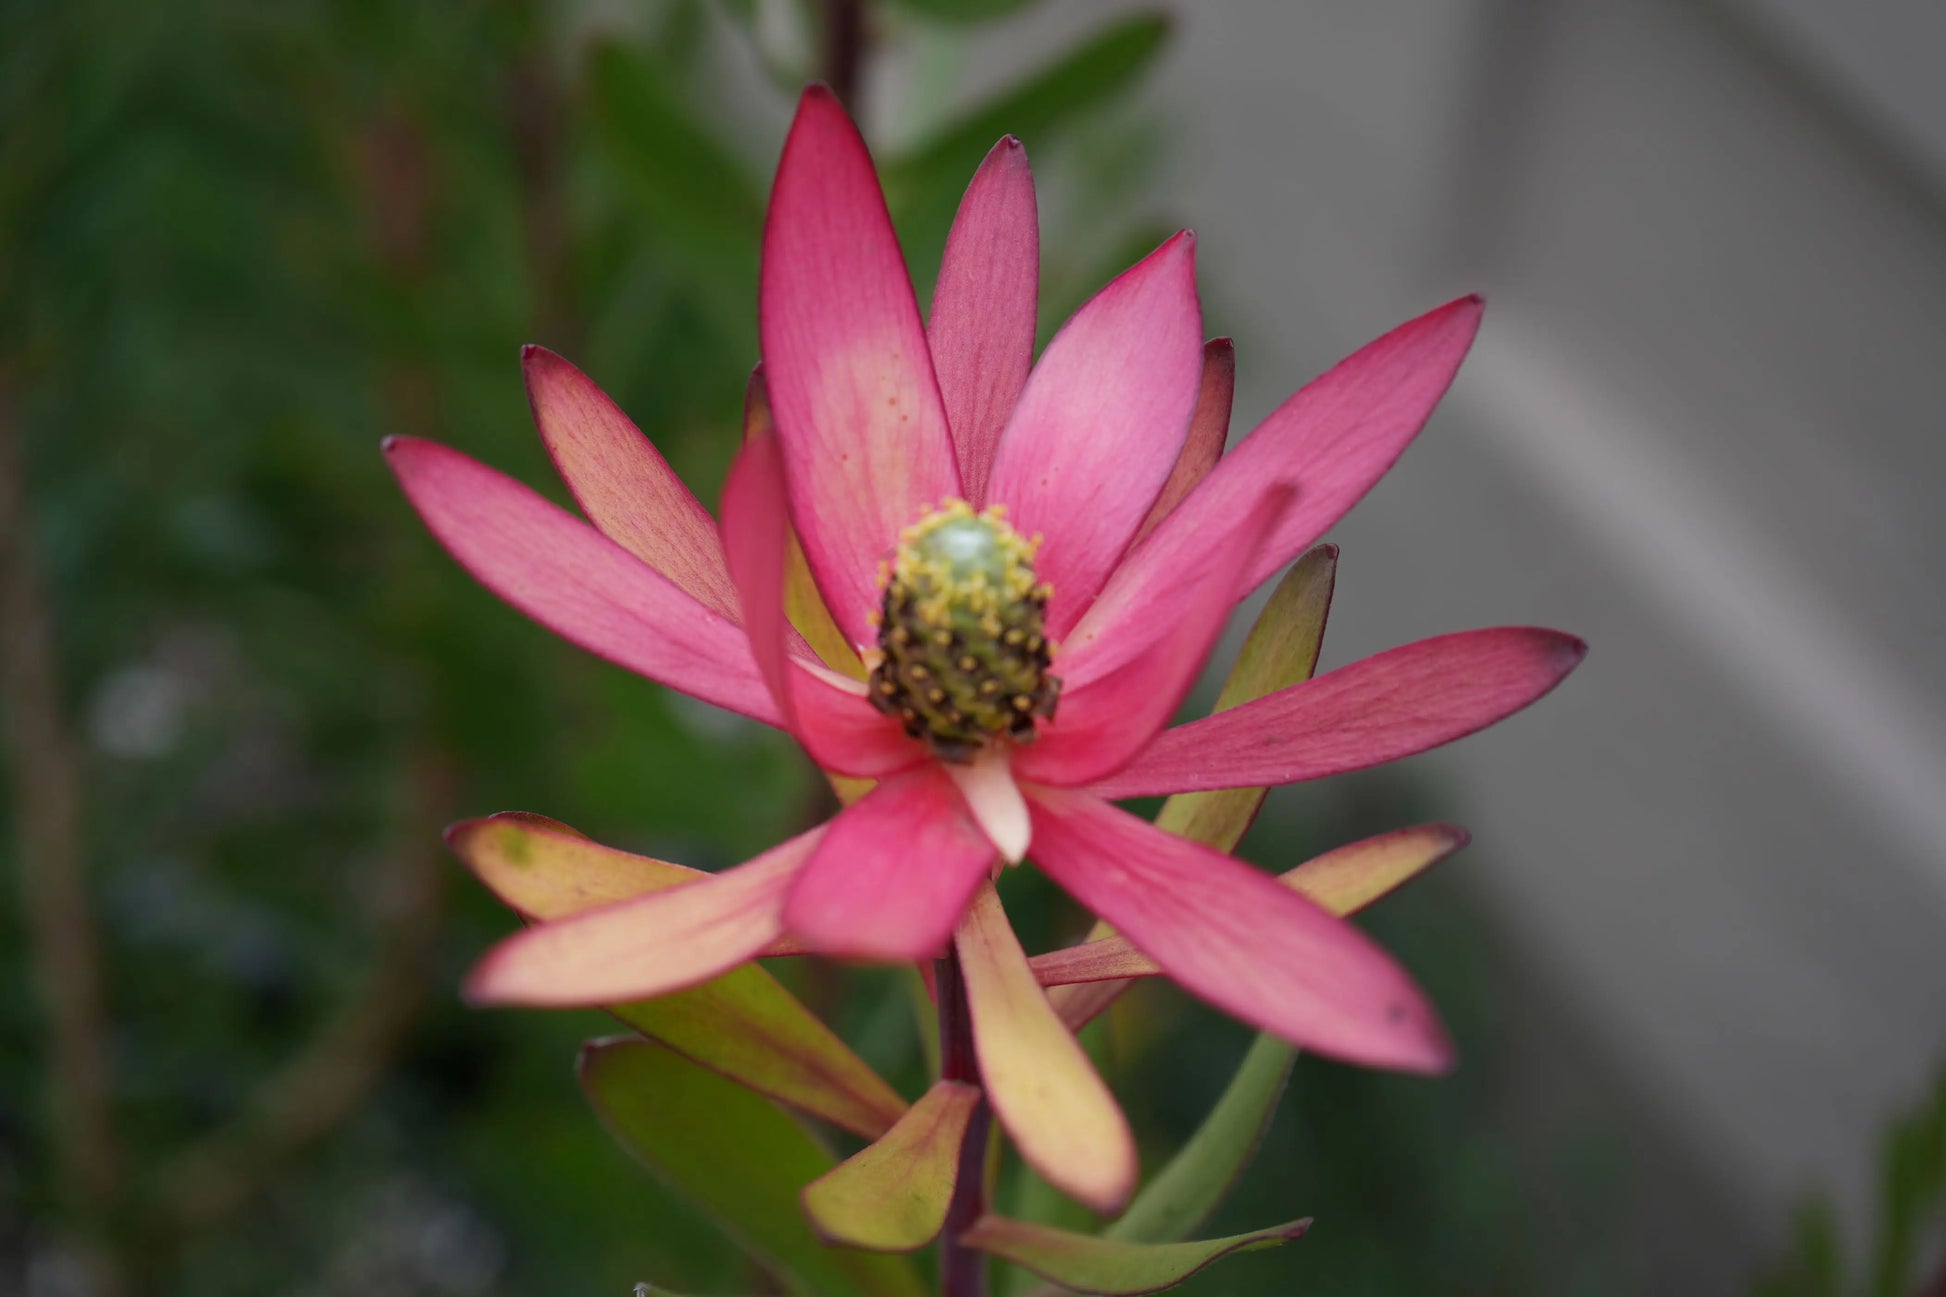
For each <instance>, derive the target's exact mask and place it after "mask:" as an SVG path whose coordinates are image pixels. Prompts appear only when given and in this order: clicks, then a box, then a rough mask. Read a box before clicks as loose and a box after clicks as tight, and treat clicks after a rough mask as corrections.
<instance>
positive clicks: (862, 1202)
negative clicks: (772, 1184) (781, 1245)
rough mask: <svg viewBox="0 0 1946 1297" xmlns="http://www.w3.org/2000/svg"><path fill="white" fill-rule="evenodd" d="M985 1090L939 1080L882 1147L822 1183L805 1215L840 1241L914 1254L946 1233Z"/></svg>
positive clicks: (815, 1186) (808, 1194)
mask: <svg viewBox="0 0 1946 1297" xmlns="http://www.w3.org/2000/svg"><path fill="white" fill-rule="evenodd" d="M979 1102H980V1090H979V1087H977V1086H972V1085H967V1084H965V1083H964V1082H960V1081H937V1082H934V1084H933V1087H932V1089H930V1090H928V1091H926V1093H925V1094H924V1095H922V1096H921V1097H920V1099H919V1102H917V1103H915V1104H913V1105H912V1107H911V1108H909V1109H907V1111H906V1114H905V1116H903V1117H901V1118H900V1119H899V1122H898V1124H897V1125H895V1126H893V1127H892V1129H891V1130H889V1131H887V1132H886V1133H885V1134H884V1135H883V1136H882V1137H881V1138H879V1139H878V1140H877V1141H876V1142H874V1143H871V1144H867V1145H866V1146H865V1147H864V1148H863V1149H860V1150H859V1151H858V1152H857V1153H856V1154H854V1155H853V1156H851V1157H850V1158H848V1159H846V1160H845V1161H844V1162H841V1163H839V1164H838V1166H837V1167H836V1169H834V1170H832V1171H830V1172H828V1173H827V1174H825V1175H824V1176H823V1177H822V1178H820V1179H818V1180H814V1181H812V1182H811V1184H810V1185H808V1186H807V1187H806V1188H805V1190H804V1211H805V1214H806V1215H808V1216H809V1217H810V1218H811V1224H812V1226H813V1227H814V1228H816V1230H817V1231H818V1233H819V1234H822V1235H823V1236H824V1237H825V1238H827V1239H829V1240H830V1241H831V1242H833V1243H843V1244H848V1245H850V1246H852V1247H862V1248H869V1249H871V1250H872V1251H874V1252H910V1251H913V1250H914V1249H916V1248H922V1247H924V1246H925V1245H926V1244H928V1243H930V1242H932V1241H933V1239H934V1238H935V1237H937V1236H938V1234H939V1230H940V1227H941V1226H943V1225H944V1224H945V1223H946V1209H947V1207H948V1206H950V1205H951V1204H952V1200H953V1186H954V1184H955V1183H957V1181H958V1179H959V1162H960V1144H961V1142H962V1141H963V1140H964V1139H965V1137H966V1123H967V1121H968V1120H969V1119H970V1118H971V1117H972V1116H973V1110H974V1108H975V1107H977V1106H978V1105H979Z"/></svg>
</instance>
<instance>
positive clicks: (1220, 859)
mask: <svg viewBox="0 0 1946 1297" xmlns="http://www.w3.org/2000/svg"><path fill="white" fill-rule="evenodd" d="M1226 714H1227V713H1226ZM1029 796H1030V803H1029V804H1030V805H1031V806H1032V807H1033V810H1034V858H1035V859H1036V860H1037V861H1039V862H1040V865H1041V868H1042V869H1044V870H1045V871H1046V872H1047V874H1048V875H1049V876H1050V877H1052V878H1053V879H1054V881H1055V882H1057V883H1059V884H1060V885H1061V886H1062V887H1063V888H1065V889H1066V890H1067V891H1068V892H1069V893H1071V894H1072V895H1073V896H1074V898H1075V899H1076V900H1078V901H1080V902H1081V903H1082V904H1083V905H1085V906H1087V907H1088V908H1089V909H1091V910H1093V911H1094V912H1095V913H1096V914H1099V915H1100V916H1101V917H1102V918H1103V919H1106V920H1107V921H1108V922H1109V923H1111V924H1113V925H1114V926H1115V927H1116V929H1117V930H1118V931H1120V932H1121V933H1122V934H1124V935H1125V936H1127V937H1128V939H1129V942H1130V943H1131V944H1132V945H1133V946H1134V947H1135V948H1136V949H1137V950H1140V951H1141V952H1143V953H1144V954H1146V955H1148V956H1149V958H1151V959H1153V960H1154V961H1155V962H1156V963H1157V964H1159V965H1161V966H1162V968H1163V969H1164V971H1165V972H1166V973H1167V974H1168V976H1169V977H1170V978H1172V979H1173V980H1175V981H1176V982H1178V983H1180V984H1181V985H1182V986H1184V987H1185V988H1187V989H1188V990H1190V991H1193V992H1194V993H1195V994H1197V995H1200V996H1202V997H1203V998H1204V999H1206V1000H1208V1001H1210V1002H1211V1003H1212V1004H1214V1005H1216V1006H1217V1007H1218V1008H1220V1009H1222V1010H1223V1011H1224V1012H1226V1013H1230V1014H1233V1015H1234V1016H1236V1017H1238V1018H1241V1019H1243V1020H1244V1021H1245V1022H1248V1023H1250V1024H1252V1025H1254V1026H1256V1027H1257V1028H1259V1029H1260V1030H1263V1031H1268V1032H1270V1033H1271V1034H1272V1035H1275V1036H1279V1037H1281V1038H1283V1039H1284V1040H1286V1041H1288V1042H1290V1043H1291V1044H1293V1045H1297V1046H1299V1047H1300V1048H1303V1049H1310V1050H1314V1051H1316V1052H1317V1053H1320V1054H1327V1055H1330V1056H1331V1057H1333V1058H1340V1059H1344V1060H1345V1061H1347V1062H1353V1063H1361V1064H1364V1065H1366V1066H1369V1067H1387V1068H1396V1069H1399V1070H1401V1071H1412V1072H1437V1071H1442V1070H1444V1069H1445V1068H1446V1067H1447V1066H1448V1065H1449V1064H1450V1063H1451V1061H1452V1046H1451V1045H1450V1044H1449V1043H1448V1041H1447V1038H1446V1033H1445V1031H1444V1029H1443V1028H1442V1027H1441V1026H1440V1024H1439V1019H1438V1017H1437V1015H1436V1014H1435V1013H1434V1011H1433V1008H1432V1005H1431V1004H1430V1003H1428V1002H1427V1000H1426V998H1425V996H1424V995H1423V994H1422V993H1421V992H1420V990H1419V988H1418V987H1417V986H1415V985H1413V983H1412V979H1411V978H1410V977H1408V976H1407V975H1406V973H1405V971H1404V970H1403V969H1401V968H1400V967H1399V966H1398V964H1397V963H1395V962H1394V961H1393V959H1392V957H1391V956H1390V955H1388V954H1386V953H1385V952H1384V951H1383V950H1381V949H1380V948H1379V947H1378V946H1377V945H1376V944H1374V943H1373V942H1372V940H1371V939H1370V938H1368V937H1366V936H1365V935H1364V934H1363V933H1361V932H1359V931H1358V929H1356V928H1354V927H1352V926H1351V925H1350V924H1348V923H1346V922H1344V921H1343V920H1341V919H1337V918H1334V917H1333V916H1331V915H1329V914H1327V913H1325V912H1324V911H1323V910H1322V909H1320V908H1318V906H1317V905H1315V904H1313V903H1312V902H1310V901H1308V900H1306V899H1304V898H1303V897H1301V896H1299V895H1298V894H1297V893H1296V892H1294V891H1291V890H1290V889H1289V888H1287V887H1284V886H1281V885H1280V884H1279V883H1278V882H1277V880H1275V879H1273V878H1269V877H1267V876H1265V875H1263V874H1260V873H1258V872H1257V871H1256V870H1254V869H1252V868H1250V867H1249V866H1248V865H1245V864H1242V863H1240V862H1239V861H1237V860H1235V859H1233V858H1232V857H1230V856H1225V855H1222V854H1220V853H1218V852H1215V851H1211V850H1210V849H1209V848H1208V847H1204V846H1199V845H1198V844H1196V843H1193V842H1185V841H1183V840H1182V839H1181V838H1175V837H1171V836H1170V835H1169V834H1167V833H1164V832H1162V831H1161V830H1160V829H1158V828H1156V827H1155V826H1153V825H1151V824H1147V823H1145V822H1143V821H1142V820H1138V819H1136V818H1135V817H1134V816H1132V815H1129V814H1128V813H1126V812H1124V811H1120V810H1117V809H1116V808H1114V807H1113V806H1110V805H1108V804H1107V803H1106V802H1102V801H1099V800H1097V799H1096V798H1094V797H1093V796H1091V795H1089V794H1087V793H1078V792H1063V791H1058V790H1055V789H1048V788H1036V789H1033V790H1032V791H1031V793H1030V794H1029Z"/></svg>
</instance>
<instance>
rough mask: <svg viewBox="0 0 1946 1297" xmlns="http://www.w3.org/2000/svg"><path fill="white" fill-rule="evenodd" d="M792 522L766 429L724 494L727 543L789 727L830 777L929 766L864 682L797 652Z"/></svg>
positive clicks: (742, 455) (763, 666) (746, 614)
mask: <svg viewBox="0 0 1946 1297" xmlns="http://www.w3.org/2000/svg"><path fill="white" fill-rule="evenodd" d="M789 543H790V522H789V520H788V518H787V517H786V514H785V509H784V468H783V460H782V457H781V456H780V455H779V453H778V447H777V439H776V437H774V436H773V435H772V434H771V433H769V432H767V431H765V430H763V429H761V428H758V429H756V430H754V431H752V432H751V433H750V434H749V436H748V437H747V438H746V439H745V441H744V443H743V449H742V450H741V451H740V452H739V453H738V455H737V458H736V462H735V463H734V464H732V465H731V466H730V476H729V480H728V481H727V482H726V483H725V484H724V487H723V544H724V548H725V551H726V552H727V554H728V556H729V567H730V572H731V574H732V575H733V576H734V577H735V578H736V585H737V591H738V594H739V596H740V597H741V600H742V604H743V624H744V627H745V629H746V631H747V633H748V634H749V637H750V648H751V651H752V652H753V653H754V654H755V656H756V660H757V666H758V668H759V670H761V671H762V673H763V677H764V682H765V683H766V684H767V685H769V686H770V692H771V696H772V697H773V698H775V699H776V700H777V707H778V711H779V712H780V713H781V714H782V716H783V717H784V723H785V728H786V729H788V730H789V731H790V732H791V734H792V735H793V736H795V737H796V739H797V740H798V742H800V743H802V744H803V745H804V750H805V751H806V752H809V753H810V754H811V759H812V760H814V761H816V762H817V763H818V764H819V765H820V766H822V767H823V768H824V769H826V770H832V771H836V772H838V773H839V774H844V775H853V776H859V777H864V778H873V779H875V778H879V777H881V776H884V775H887V774H890V773H892V772H894V771H897V770H903V769H905V768H906V767H907V766H911V765H915V764H917V763H918V762H920V761H922V760H924V759H925V756H926V753H925V749H924V748H922V747H920V745H919V744H917V743H915V742H913V741H912V740H911V739H910V738H907V737H906V735H905V732H904V730H903V729H902V728H901V727H900V725H899V723H898V722H897V721H896V720H894V719H893V718H892V717H889V716H886V715H884V714H883V713H881V712H880V711H878V710H877V709H876V708H874V707H873V706H872V705H871V703H870V702H869V701H867V700H866V697H865V694H864V686H863V685H860V684H858V683H857V682H856V681H850V680H846V681H844V682H843V683H839V678H838V677H835V676H831V675H826V674H824V673H822V672H820V671H818V670H817V669H815V668H813V667H812V666H810V665H809V664H807V663H804V662H800V661H798V660H796V659H795V658H794V657H793V655H792V654H791V652H790V647H789V646H790V643H791V639H792V634H791V625H790V620H789V618H788V617H787V616H786V614H785V608H784V586H785V579H786V576H787V572H788V568H787V565H786V564H787V559H788V555H789Z"/></svg>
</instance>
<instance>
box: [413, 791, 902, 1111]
mask: <svg viewBox="0 0 1946 1297" xmlns="http://www.w3.org/2000/svg"><path fill="white" fill-rule="evenodd" d="M446 841H447V844H448V845H449V846H451V848H452V849H453V852H454V854H455V855H457V856H459V858H460V859H461V860H463V861H465V862H466V864H467V865H468V867H470V868H471V869H472V870H473V872H474V873H475V874H477V875H478V876H479V878H480V880H481V881H482V882H484V883H485V884H486V885H487V886H488V887H490V888H492V889H493V892H494V894H495V895H497V896H498V897H499V898H500V899H501V900H503V901H505V902H506V903H507V904H508V905H510V906H512V907H513V908H514V909H515V910H517V911H519V912H520V913H522V914H525V915H527V916H529V917H531V918H535V919H540V920H547V919H559V918H565V917H567V916H568V915H571V914H578V913H580V912H581V911H583V910H588V909H592V908H594V907H596V906H599V905H605V904H610V903H612V902H615V901H619V900H625V899H627V898H629V897H631V896H639V895H643V894H645V893H648V892H654V891H660V890H663V889H664V888H667V887H671V886H678V885H681V884H684V883H692V882H695V881H697V880H699V879H702V878H706V877H708V875H707V874H704V873H702V872H700V871H698V870H693V869H687V868H685V867H684V866H681V865H672V864H669V863H668V862H666V861H661V860H656V859H653V858H652V857H649V856H638V855H634V854H632V853H630V852H626V851H617V850H616V849H615V848H613V847H604V846H602V845H601V844H600V843H597V842H592V841H590V840H589V839H587V838H586V837H584V836H582V835H581V834H579V833H577V832H575V831H574V830H573V829H571V828H568V827H567V826H566V825H564V824H560V823H557V822H555V821H553V820H549V819H545V818H543V817H541V816H538V815H528V814H524V813H521V812H514V813H509V814H501V815H493V816H489V817H487V818H486V819H482V820H468V821H465V822H463V823H460V824H456V825H454V826H453V827H452V828H450V829H448V830H447V831H446ZM609 1012H611V1013H613V1014H614V1015H615V1016H616V1017H618V1018H620V1019H621V1020H622V1021H623V1022H626V1023H627V1024H628V1025H629V1026H631V1027H634V1028H635V1029H636V1030H638V1031H640V1032H641V1033H642V1034H643V1035H645V1036H648V1037H650V1038H651V1039H654V1040H659V1041H661V1042H662V1043H663V1044H665V1045H668V1046H669V1047H670V1048H672V1049H675V1050H677V1051H679V1052H681V1053H683V1054H685V1055H687V1056H688V1057H690V1058H692V1059H694V1060H695V1061H696V1062H698V1063H701V1064H703V1065H704V1066H705V1067H709V1068H712V1069H714V1070H715V1071H718V1072H721V1073H722V1074H723V1075H724V1076H726V1077H728V1078H729V1079H731V1080H733V1081H736V1082H737V1083H739V1084H741V1085H746V1086H749V1087H750V1088H751V1089H753V1090H756V1091H758V1092H759V1093H761V1094H766V1095H769V1096H770V1097H771V1098H773V1099H776V1100H779V1101H780V1102H783V1103H787V1104H790V1105H791V1106H792V1107H794V1108H796V1109H798V1110H799V1111H801V1112H806V1113H809V1114H810V1115H811V1116H813V1117H818V1118H820V1119H822V1120H824V1121H828V1122H830V1123H831V1124H833V1125H834V1126H838V1127H841V1128H843V1129H845V1130H849V1131H852V1132H853V1133H855V1134H858V1135H862V1136H864V1137H865V1138H866V1139H873V1138H876V1137H877V1136H879V1135H881V1134H883V1133H884V1132H885V1131H886V1130H887V1129H889V1128H890V1127H891V1125H892V1123H894V1122H895V1121H897V1120H898V1119H899V1116H900V1114H902V1113H903V1112H904V1111H905V1108H906V1105H905V1101H904V1100H902V1099H901V1098H899V1096H898V1094H897V1093H896V1092H895V1091H893V1089H892V1087H891V1086H889V1085H887V1084H886V1083H885V1081H884V1080H883V1079H882V1078H881V1077H880V1076H879V1075H878V1073H877V1072H875V1071H873V1070H872V1068H871V1066H870V1065H869V1064H867V1063H866V1062H865V1061H864V1060H863V1059H861V1058H860V1057H858V1055H857V1054H855V1053H853V1052H852V1050H851V1048H850V1047H849V1046H847V1045H846V1044H845V1043H844V1042H843V1041H842V1040H840V1039H838V1037H837V1036H836V1035H835V1034H834V1033H833V1032H832V1031H831V1029H830V1028H829V1027H827V1026H825V1025H824V1023H823V1022H822V1021H820V1020H819V1019H818V1017H817V1015H816V1014H814V1013H812V1012H811V1011H810V1010H809V1009H807V1008H805V1007H804V1004H803V1003H802V1002H801V1001H800V1000H799V999H798V998H797V997H796V996H794V995H792V994H791V993H790V992H789V991H788V990H786V989H785V988H784V986H783V984H782V983H781V982H779V981H778V980H777V979H776V978H775V977H774V976H772V975H771V974H770V972H769V971H768V970H766V969H765V968H763V967H762V966H761V965H758V964H745V965H743V966H741V967H739V968H733V969H731V970H730V971H729V972H727V973H724V974H722V975H721V976H719V977H716V978H713V979H711V980H710V981H707V982H704V983H703V984H702V985H700V986H695V987H691V988H690V989H689V990H686V991H678V992H676V993H675V994H674V995H666V996H662V997H660V998H658V999H654V1000H644V1001H638V1002H636V1003H633V1004H621V1005H614V1006H611V1007H610V1009H609Z"/></svg>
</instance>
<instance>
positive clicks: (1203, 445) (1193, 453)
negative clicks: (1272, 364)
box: [1135, 338, 1237, 540]
mask: <svg viewBox="0 0 1946 1297" xmlns="http://www.w3.org/2000/svg"><path fill="white" fill-rule="evenodd" d="M1236 390H1237V349H1236V344H1235V343H1233V342H1231V341H1230V340H1229V339H1228V338H1211V339H1210V340H1209V341H1208V342H1206V343H1204V344H1203V381H1202V386H1201V387H1200V388H1198V389H1197V392H1196V412H1195V413H1194V414H1192V415H1190V416H1189V439H1188V440H1187V441H1185V442H1183V444H1182V454H1180V455H1178V456H1177V457H1176V466H1175V468H1173V469H1171V470H1170V472H1169V480H1168V481H1167V482H1164V483H1163V484H1162V494H1161V495H1158V496H1157V497H1156V498H1155V504H1154V505H1153V506H1151V507H1150V509H1149V516H1148V517H1147V518H1144V519H1143V520H1142V526H1141V528H1140V529H1139V530H1138V531H1137V532H1136V533H1135V537H1136V539H1137V540H1140V539H1141V538H1142V537H1144V536H1146V535H1148V534H1149V533H1150V532H1151V531H1154V530H1155V526H1156V524H1157V523H1159V522H1161V521H1162V520H1163V519H1164V518H1167V517H1168V516H1169V515H1170V514H1172V513H1174V512H1175V511H1176V506H1177V505H1179V504H1181V503H1182V502H1183V500H1184V499H1185V498H1187V497H1188V495H1189V493H1190V492H1191V491H1193V490H1195V489H1196V486H1197V484H1198V483H1199V482H1201V481H1202V480H1203V479H1204V478H1206V477H1208V476H1209V471H1210V470H1211V469H1212V468H1215V467H1216V461H1217V460H1219V459H1221V458H1222V457H1223V443H1224V442H1225V440H1227V439H1228V437H1229V435H1230V407H1231V405H1232V404H1233V403H1234V402H1235V399H1236Z"/></svg>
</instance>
